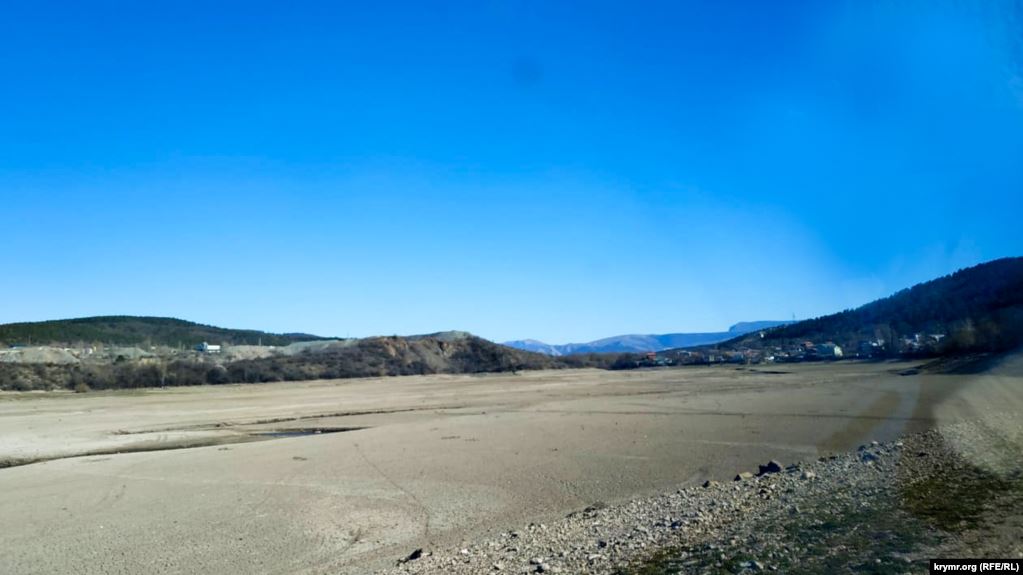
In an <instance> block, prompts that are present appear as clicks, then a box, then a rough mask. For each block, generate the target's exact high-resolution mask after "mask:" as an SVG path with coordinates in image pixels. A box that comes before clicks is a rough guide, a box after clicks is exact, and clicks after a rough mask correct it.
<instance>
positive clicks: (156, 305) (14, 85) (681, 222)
mask: <svg viewBox="0 0 1023 575" xmlns="http://www.w3.org/2000/svg"><path fill="white" fill-rule="evenodd" d="M3 11H4V14H3V17H2V18H0V234H2V237H3V238H4V240H5V241H4V245H3V246H2V251H0V270H2V276H0V277H2V281H0V323H3V322H11V321H32V320H42V319H56V318H65V317H77V316H86V315H105V314H132V315H136V314H137V315H160V316H175V317H181V318H184V319H190V320H193V321H199V322H203V323H211V324H215V325H223V326H229V327H245V328H257V329H266V330H270V331H278V332H281V331H305V332H312V333H318V334H323V335H338V336H366V335H375V334H411V333H426V332H434V331H439V330H447V329H463V330H468V331H472V332H474V333H477V334H479V335H482V336H484V337H487V338H491V339H494V340H498V341H501V340H506V339H517V338H526V337H532V338H537V339H543V340H545V341H549V342H552V343H562V342H568V341H587V340H592V339H596V338H599V337H604V336H610V335H615V334H620V333H630V332H631V333H637V332H638V333H663V332H676V331H716V330H720V329H724V328H727V327H728V325H729V324H731V323H733V322H736V321H741V320H759V319H789V318H791V317H792V316H793V315H794V316H795V317H797V318H805V317H811V316H816V315H821V314H825V313H830V312H833V311H838V310H841V309H843V308H847V307H854V306H857V305H860V304H863V303H866V302H868V301H870V300H872V299H875V298H877V297H880V296H884V295H888V294H890V293H892V292H894V291H896V290H898V289H901V288H904V287H908V286H909V285H911V284H913V283H916V282H919V281H923V280H927V279H931V278H933V277H936V276H939V275H943V274H946V273H949V272H951V271H954V270H955V269H957V268H959V267H963V266H967V265H972V264H975V263H978V262H981V261H986V260H989V259H994V258H997V257H1002V256H1010V255H1021V254H1023V231H1021V228H1023V221H1021V220H1023V40H1021V38H1023V3H1021V2H1014V1H1008V0H1007V1H978V2H973V3H971V2H963V1H947V2H946V1H942V0H919V1H898V2H895V1H871V0H855V1H850V2H821V1H812V2H806V3H801V2H760V1H756V2H718V1H705V2H704V1H701V2H680V1H672V2H665V3H641V2H619V3H578V2H546V1H543V2H542V1H536V2H532V1H531V2H501V1H490V0H482V1H481V0H473V1H469V2H464V3H443V2H437V3H434V2H407V3H392V2H386V1H374V2H365V3H363V4H362V5H361V6H360V5H357V4H356V3H349V2H322V3H316V2H301V1H292V2H266V3H262V2H256V1H252V0H247V1H244V2H207V1H203V2H194V3H190V2H180V1H175V2H166V3H161V2H148V1H147V2H127V1H126V2H114V3H107V2H88V3H85V2H63V3H47V2H42V1H28V2H5V3H4V8H3Z"/></svg>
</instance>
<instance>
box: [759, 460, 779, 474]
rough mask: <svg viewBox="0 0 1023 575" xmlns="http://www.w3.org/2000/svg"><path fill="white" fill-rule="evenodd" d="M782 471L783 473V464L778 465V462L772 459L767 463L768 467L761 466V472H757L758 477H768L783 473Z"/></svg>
mask: <svg viewBox="0 0 1023 575" xmlns="http://www.w3.org/2000/svg"><path fill="white" fill-rule="evenodd" d="M781 471H782V467H781V463H778V462H777V461H775V460H773V459H772V460H771V461H768V462H767V465H761V466H760V470H759V471H757V475H767V474H768V473H781Z"/></svg>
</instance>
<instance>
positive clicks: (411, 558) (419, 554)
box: [398, 547, 423, 565]
mask: <svg viewBox="0 0 1023 575" xmlns="http://www.w3.org/2000/svg"><path fill="white" fill-rule="evenodd" d="M422 556H423V549H422V547H420V548H419V549H416V550H415V551H413V552H412V553H409V554H408V556H406V557H405V558H404V559H398V564H399V565H401V564H402V563H408V562H409V561H415V560H416V559H419V558H420V557H422Z"/></svg>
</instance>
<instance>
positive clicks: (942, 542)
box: [387, 415, 1023, 575]
mask: <svg viewBox="0 0 1023 575" xmlns="http://www.w3.org/2000/svg"><path fill="white" fill-rule="evenodd" d="M1006 417H1007V418H1009V420H1010V421H1011V424H1010V425H1011V426H1012V429H1013V430H1014V431H1013V432H1012V433H1014V434H1015V435H1013V436H1012V437H1011V440H1005V441H1001V442H1000V443H998V445H1015V446H1017V447H1018V446H1021V445H1023V426H1021V424H1020V423H1019V422H1018V421H1016V420H1015V419H1012V418H1014V417H1015V416H1014V415H1007V416H1006ZM989 423H990V422H989V421H988V422H985V423H984V424H979V425H972V426H971V425H968V424H965V423H963V424H956V425H953V426H946V427H944V428H942V429H941V430H938V431H935V430H932V431H928V432H925V433H921V434H916V435H911V436H907V437H905V438H903V439H902V440H901V441H899V442H892V443H877V442H874V443H871V444H867V445H865V446H863V448H861V449H860V450H858V451H855V452H852V453H847V454H839V455H833V456H827V457H822V458H820V459H819V460H818V461H814V462H808V463H807V462H804V463H799V464H794V465H789V466H787V467H784V468H783V467H782V466H781V464H780V463H778V462H777V461H773V462H769V463H768V464H767V465H761V466H760V467H761V469H762V470H763V471H767V470H768V469H769V470H770V471H767V472H766V473H761V474H760V475H759V476H754V475H753V474H752V473H749V472H743V473H740V474H738V475H737V479H738V481H736V482H728V483H717V482H714V481H707V482H705V483H704V484H703V485H702V486H696V485H694V486H688V487H683V488H681V489H678V490H675V491H672V492H670V493H666V494H662V495H659V496H655V497H650V498H645V499H637V500H634V501H629V502H626V503H623V504H618V505H610V506H601V507H600V508H596V506H591V507H593V508H591V507H587V508H586V509H584V510H583V511H582V512H576V513H573V514H570V515H569V516H567V517H565V518H564V519H561V520H559V521H556V522H554V523H552V524H550V525H542V524H541V525H537V524H530V525H528V526H527V527H525V528H521V529H517V530H515V531H508V532H504V533H502V534H500V535H497V536H494V537H491V538H489V539H485V540H481V541H477V542H474V543H471V544H469V545H468V546H465V544H463V545H462V546H461V547H455V548H453V549H450V550H448V551H443V552H440V551H438V552H435V553H433V554H432V555H424V556H423V557H422V558H421V559H419V560H418V561H406V562H404V563H402V564H400V565H399V566H397V567H396V568H394V569H392V570H391V571H388V572H387V573H388V574H389V575H398V574H409V575H411V574H417V575H426V574H432V573H445V574H450V575H469V574H478V573H488V572H511V573H565V574H568V573H587V574H594V575H610V574H613V573H629V568H630V566H638V565H641V564H643V563H644V562H647V561H650V560H651V558H652V557H657V558H659V559H657V561H658V562H659V563H658V565H660V566H662V567H665V566H666V567H665V568H663V569H660V571H657V570H655V571H653V572H665V573H669V572H684V573H690V572H694V573H705V572H715V573H716V572H732V573H747V574H752V573H761V572H763V573H768V572H774V573H786V572H791V571H801V572H808V573H809V572H834V570H833V569H831V566H833V565H844V566H845V568H844V570H842V572H848V571H863V570H865V569H866V570H869V571H872V572H882V573H908V572H913V573H915V572H925V571H926V562H927V558H928V557H939V556H950V557H951V556H959V555H963V556H967V555H968V556H985V555H986V556H991V557H995V556H1003V557H1004V556H1013V557H1014V556H1020V555H1021V554H1023V540H1021V539H1020V538H1019V533H1020V532H1023V470H1021V469H1020V465H1021V462H1023V454H1020V453H1016V454H1015V455H1006V453H1005V452H999V453H997V454H994V455H991V445H993V444H995V442H992V441H990V440H989V439H986V438H985V436H984V434H985V433H987V432H988V431H986V430H988V429H989V428H990V425H989ZM952 445H954V448H953V447H951V446H952ZM971 446H976V449H975V450H974V451H975V452H974V451H971V449H973V448H972V447H971ZM920 452H926V453H927V454H928V456H927V457H918V456H917V454H918V453H920ZM984 457H987V458H988V459H989V460H990V461H987V460H984V461H983V470H980V471H978V470H977V469H978V467H977V465H978V462H981V461H982V459H983V458H984ZM865 462H866V463H867V464H865ZM999 465H1000V466H1001V467H999ZM948 474H951V476H949V475H948ZM971 474H972V475H971ZM969 477H973V479H970V480H969V481H967V480H966V479H963V478H969ZM992 477H994V478H995V479H991V478H992ZM942 478H944V482H942V481H941V480H942ZM971 481H972V483H971ZM1013 485H1015V486H1018V487H1019V488H1018V490H1016V491H1014V490H1013V489H1014V488H1010V487H1006V486H1013ZM921 486H923V487H921ZM935 486H939V487H940V486H945V487H944V488H947V489H950V490H951V491H949V492H948V493H946V492H944V491H941V490H936V489H937V488H936V487H935ZM985 489H986V490H988V492H989V493H990V497H1001V498H1002V499H998V500H997V501H998V502H999V504H998V505H981V504H977V501H979V500H978V499H977V498H976V497H977V496H976V495H975V493H976V492H978V491H983V490H985ZM1012 497H1017V499H1011V498H1012ZM1005 498H1010V499H1005ZM960 500H964V501H969V503H968V505H967V506H965V507H963V506H960V507H949V506H950V505H953V504H956V503H957V502H959V501H960ZM983 501H987V502H988V503H991V501H994V500H990V501H989V500H983ZM946 504H947V505H946ZM943 505H944V506H943ZM964 509H967V510H970V509H987V510H988V511H986V512H991V509H998V510H1002V512H1005V513H1010V516H1009V517H998V518H997V520H996V521H992V522H990V523H991V524H992V525H996V526H998V527H997V528H998V529H1001V531H996V532H988V531H983V532H980V531H977V530H978V529H981V528H982V527H981V526H982V525H986V524H987V523H984V522H983V521H981V520H980V519H977V518H976V517H975V516H973V515H970V514H969V512H967V511H964ZM1006 510H1008V511H1006ZM1012 512H1015V515H1011V513H1012ZM984 529H986V528H984ZM978 533H981V534H980V535H978ZM665 557H667V558H668V559H667V561H668V563H661V562H663V561H665V559H664V558H665ZM867 566H869V567H867Z"/></svg>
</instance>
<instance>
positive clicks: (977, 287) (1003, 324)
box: [723, 257, 1023, 353]
mask: <svg viewBox="0 0 1023 575" xmlns="http://www.w3.org/2000/svg"><path fill="white" fill-rule="evenodd" d="M915 334H924V335H925V336H930V335H931V334H936V335H938V336H941V339H940V340H939V343H935V344H934V345H933V348H932V351H934V352H942V353H955V352H961V351H962V352H965V351H1003V350H1007V349H1011V348H1014V347H1017V346H1019V345H1021V344H1023V258H1019V257H1017V258H1004V259H999V260H994V261H990V262H987V263H983V264H979V265H976V266H973V267H971V268H965V269H962V270H959V271H957V272H955V273H953V274H951V275H947V276H944V277H941V278H938V279H934V280H931V281H928V282H924V283H921V284H917V285H915V286H913V287H911V288H908V289H904V290H902V291H900V292H898V293H896V294H893V295H891V296H889V297H886V298H884V299H880V300H877V301H874V302H872V303H869V304H866V305H864V306H862V307H859V308H857V309H853V310H846V311H843V312H840V313H835V314H831V315H826V316H823V317H819V318H816V319H811V320H806V321H801V322H798V323H794V324H791V325H787V326H782V327H778V328H775V329H771V330H768V331H766V332H764V337H763V338H761V337H760V336H759V334H752V335H749V336H744V337H741V338H736V339H733V340H731V341H729V342H726V343H725V344H723V347H725V346H727V347H752V348H759V347H764V346H770V345H780V344H785V343H788V342H793V341H799V340H809V341H814V342H823V341H833V342H835V343H837V344H839V345H841V346H842V347H845V348H847V349H851V350H853V351H855V350H856V346H857V345H858V344H859V343H860V342H862V341H864V340H874V341H878V340H880V341H883V342H885V344H886V347H887V348H888V349H889V350H890V351H891V352H892V353H898V352H902V351H905V350H904V349H902V347H904V346H901V345H900V342H902V341H903V340H904V339H905V338H908V337H912V336H914V335H915Z"/></svg>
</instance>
